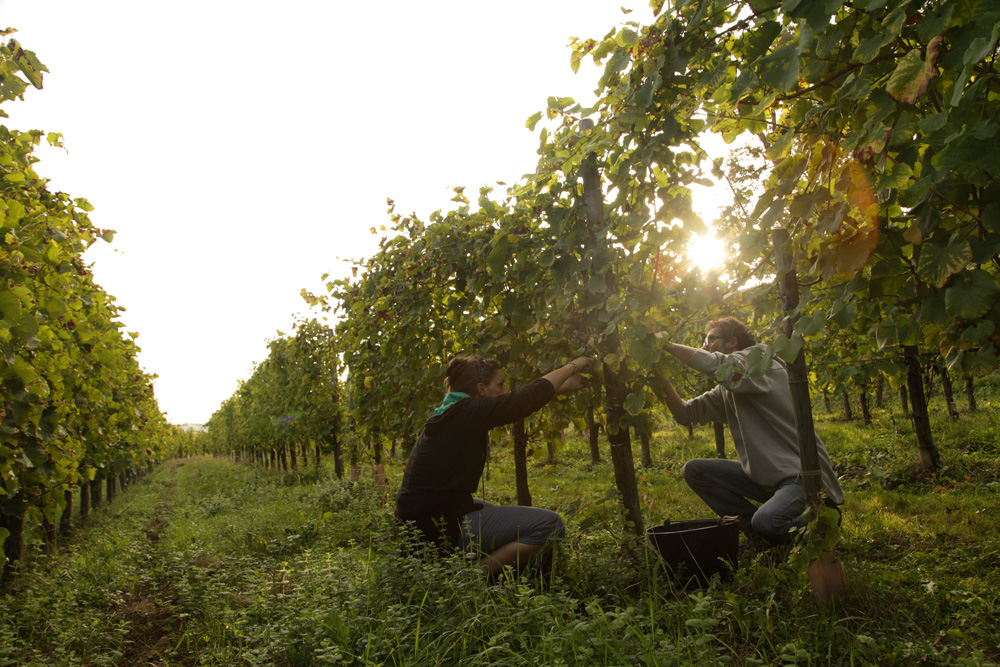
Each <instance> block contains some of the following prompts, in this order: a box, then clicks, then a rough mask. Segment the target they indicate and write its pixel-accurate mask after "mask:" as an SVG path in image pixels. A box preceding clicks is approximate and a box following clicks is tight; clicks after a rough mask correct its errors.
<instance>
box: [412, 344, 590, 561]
mask: <svg viewBox="0 0 1000 667" xmlns="http://www.w3.org/2000/svg"><path fill="white" fill-rule="evenodd" d="M589 364H590V359H589V358H587V357H579V358H577V359H574V360H573V361H571V362H569V363H568V364H566V365H565V366H562V367H561V368H557V369H556V370H554V371H552V372H551V373H549V374H547V375H545V376H543V377H540V378H538V379H536V380H534V381H532V382H531V383H530V384H528V385H527V386H525V387H524V388H523V389H519V390H518V391H515V392H513V393H508V392H507V389H506V388H505V386H504V375H503V371H502V370H501V368H500V364H498V363H497V362H496V361H494V360H492V359H483V358H482V357H478V356H469V357H456V358H454V359H452V360H451V361H450V362H449V364H448V370H447V380H446V383H445V384H446V387H447V389H448V392H449V393H448V395H447V396H445V398H444V402H443V403H442V404H441V406H440V407H438V408H437V409H435V411H434V415H433V416H432V417H431V418H430V419H428V420H427V423H426V424H425V425H424V430H423V431H422V432H421V433H420V437H419V438H417V444H416V445H414V447H413V451H412V452H410V458H409V459H408V460H407V463H406V471H405V472H404V473H403V482H402V485H401V487H400V490H399V494H398V495H397V496H396V517H397V518H398V519H399V520H401V521H405V522H410V523H412V524H414V525H415V526H416V527H417V528H418V529H419V530H420V531H421V532H422V533H423V535H424V537H426V538H427V539H429V540H432V541H436V542H439V543H440V542H442V541H445V542H446V543H449V544H451V545H452V546H461V547H463V548H466V547H469V546H470V545H473V544H476V545H478V546H479V548H480V549H481V550H482V551H483V552H484V553H486V555H485V556H483V558H482V559H481V560H480V561H479V564H480V565H481V566H482V567H483V569H484V570H486V571H487V572H489V573H490V574H496V573H498V572H499V571H500V570H501V569H503V567H504V566H505V565H516V564H519V563H525V562H527V561H528V560H530V559H531V558H534V557H536V556H539V555H541V554H543V553H545V552H546V551H547V550H548V549H550V548H551V541H550V540H551V539H552V538H560V537H562V536H563V534H564V532H565V528H564V526H563V522H562V518H561V517H560V516H559V515H558V514H556V513H555V512H552V511H550V510H545V509H539V508H536V507H497V506H493V505H490V506H485V505H484V504H483V503H482V502H479V503H476V502H475V501H473V499H472V494H473V493H474V492H475V491H476V487H478V485H479V478H480V477H481V476H482V474H483V466H484V465H485V464H486V457H487V455H488V453H487V447H488V445H489V430H490V429H491V428H494V427H496V426H503V425H504V424H511V423H514V422H516V421H519V420H521V419H524V418H525V417H527V416H528V415H530V414H531V413H533V412H535V411H537V410H539V409H541V408H542V407H543V406H544V405H545V404H546V403H548V402H549V401H550V400H552V397H553V396H555V395H556V394H557V393H566V392H570V391H575V390H577V389H579V388H580V387H582V386H583V384H584V383H583V379H582V378H581V377H580V376H578V375H577V373H578V372H579V371H582V370H583V369H585V368H586V367H587V366H588V365H589Z"/></svg>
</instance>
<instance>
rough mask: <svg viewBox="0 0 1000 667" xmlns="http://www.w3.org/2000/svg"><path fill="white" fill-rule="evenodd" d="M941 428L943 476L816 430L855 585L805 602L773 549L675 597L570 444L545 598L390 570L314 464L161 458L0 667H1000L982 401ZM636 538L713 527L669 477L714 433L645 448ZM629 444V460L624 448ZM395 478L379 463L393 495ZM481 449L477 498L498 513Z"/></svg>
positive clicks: (9, 603)
mask: <svg viewBox="0 0 1000 667" xmlns="http://www.w3.org/2000/svg"><path fill="white" fill-rule="evenodd" d="M995 389H996V388H995V387H993V388H992V391H991V389H990V387H987V388H986V390H985V391H984V392H981V393H982V394H983V395H984V397H983V398H982V399H981V400H980V410H979V411H978V412H977V413H975V414H969V413H963V414H962V415H961V418H960V420H959V421H958V422H957V423H951V422H950V421H948V420H947V418H946V416H945V414H944V411H943V409H939V408H938V407H937V406H936V405H935V412H934V427H935V433H936V436H937V439H938V445H939V447H940V448H941V453H942V459H943V461H944V462H945V467H944V468H943V469H942V470H940V471H938V472H937V473H935V474H933V475H931V474H920V473H919V472H918V471H916V469H915V467H914V464H915V461H916V460H917V454H916V444H915V441H914V438H913V435H912V429H911V428H910V427H909V424H908V423H907V422H906V421H905V420H903V419H902V418H901V417H900V416H899V415H898V414H896V415H893V414H892V413H890V412H877V413H876V421H875V423H874V424H872V425H869V426H864V425H862V424H861V423H860V422H851V423H847V422H843V421H840V420H838V419H837V418H836V415H823V414H822V413H820V415H819V423H818V430H819V432H820V434H821V435H822V436H823V437H824V439H825V440H826V442H827V444H828V447H829V449H830V451H831V454H832V456H833V458H834V460H835V461H836V463H837V468H838V472H839V473H840V474H841V475H842V480H843V481H842V483H843V486H844V488H845V491H846V493H847V498H848V499H847V504H846V508H845V513H844V525H843V531H842V536H841V541H840V544H839V547H838V550H839V552H840V554H841V556H842V558H843V562H844V565H845V569H846V572H847V576H848V579H849V590H848V591H847V593H846V594H845V595H844V596H842V597H841V598H840V599H839V600H837V601H836V602H835V603H832V604H829V605H826V606H823V605H820V604H819V603H818V602H816V600H815V599H814V597H813V596H812V594H811V592H810V589H809V586H808V584H807V582H806V581H805V579H804V575H802V574H800V573H798V572H796V571H794V570H793V569H791V568H790V567H788V565H787V563H786V560H787V556H788V552H787V550H780V549H779V550H768V551H760V550H755V549H744V550H743V551H742V552H741V556H740V567H739V570H738V572H737V573H736V576H735V578H734V580H733V582H732V583H729V584H722V583H716V584H714V585H712V586H711V587H709V588H707V589H703V590H699V591H683V590H679V589H677V588H676V586H674V585H673V583H672V582H671V581H670V580H669V579H668V578H667V577H666V576H665V575H664V574H663V572H662V570H661V568H660V567H659V565H658V563H657V561H656V559H655V556H654V555H653V554H652V552H651V551H650V550H648V549H647V548H645V547H644V546H643V545H642V544H641V543H635V542H633V541H632V540H630V539H629V538H627V537H625V534H626V533H625V531H624V529H623V526H622V519H621V515H620V511H619V503H618V500H617V499H616V498H615V497H614V493H613V486H614V482H613V479H614V477H613V473H612V470H611V467H610V463H608V462H607V461H605V462H602V463H600V464H596V465H592V464H590V462H589V455H588V454H587V453H586V447H585V444H584V443H583V442H582V441H581V440H579V439H570V440H569V443H568V445H567V446H566V448H565V449H564V450H563V451H560V452H558V456H557V462H556V463H554V464H549V465H546V464H544V463H542V462H538V463H537V464H536V465H535V466H534V467H533V468H532V470H531V490H532V494H533V496H534V504H535V505H537V506H543V507H550V508H553V509H558V510H559V511H561V512H562V513H563V514H564V516H566V519H567V526H568V537H567V539H566V540H565V542H564V543H563V544H561V545H560V549H559V551H558V556H557V562H556V576H555V579H554V582H553V584H552V586H551V588H547V589H546V588H544V587H542V586H539V585H537V582H525V581H522V582H504V583H501V584H499V585H493V586H490V585H488V584H487V583H486V582H484V581H482V579H481V578H480V577H479V576H478V574H477V573H476V571H475V570H474V568H472V567H471V566H470V565H469V564H468V563H466V562H463V561H462V560H461V559H460V558H457V557H456V558H453V559H444V560H438V561H421V560H414V559H410V558H406V557H403V556H402V555H401V554H400V548H399V547H400V541H399V537H398V535H397V533H396V530H395V527H394V526H393V522H392V520H391V502H389V501H388V498H387V497H386V494H385V492H384V491H382V490H380V489H378V488H376V487H374V486H372V485H371V484H370V483H369V482H367V481H362V482H361V483H358V484H355V485H350V484H345V483H342V482H340V481H339V480H336V479H335V478H334V477H333V476H332V474H331V473H330V472H329V471H328V470H326V469H322V470H318V471H317V470H313V469H309V470H303V471H301V472H300V473H299V474H289V475H284V474H280V473H274V472H269V471H261V470H253V469H248V468H245V467H242V466H236V465H233V464H231V463H229V462H228V461H225V460H220V459H213V458H209V457H203V458H194V459H187V460H184V461H174V462H171V463H168V464H166V465H164V466H162V467H161V468H159V469H158V470H157V471H156V472H155V473H154V474H153V475H151V476H149V477H148V478H146V479H145V480H144V481H143V482H141V483H139V484H136V485H133V486H132V487H131V488H130V489H129V490H128V491H127V492H126V493H125V494H123V495H122V496H121V497H120V498H119V499H118V500H116V501H115V503H113V504H112V505H110V506H106V507H103V508H101V509H100V510H99V511H98V512H97V513H96V514H95V516H94V518H93V519H92V521H91V522H90V523H89V525H88V526H87V527H86V528H85V529H83V530H81V531H79V532H78V533H77V535H76V537H75V538H74V540H73V541H72V542H71V543H70V546H69V547H68V548H64V550H63V553H61V554H59V555H57V556H53V557H42V556H40V555H38V556H35V557H34V558H33V559H32V560H31V561H29V563H28V566H27V567H26V568H25V571H24V572H23V573H22V574H21V576H20V577H18V578H17V580H16V581H15V584H14V586H13V587H12V588H11V589H10V590H9V591H7V592H6V594H5V595H3V596H2V597H0V665H120V666H133V665H326V664H352V665H380V664H384V665H424V664H426V665H570V664H587V665H636V664H645V665H673V664H678V665H688V664H692V665H700V664H719V663H729V664H735V665H773V664H804V665H865V664H872V665H874V664H877V665H982V664H995V662H996V661H997V660H1000V595H998V593H997V591H998V590H1000V567H998V566H1000V528H998V526H997V521H996V514H997V512H998V509H1000V503H998V502H997V501H998V498H1000V482H998V481H997V480H998V479H1000V475H998V474H997V473H998V468H1000V456H998V454H1000V420H998V418H997V415H998V414H1000V412H998V410H1000V402H998V401H997V399H996V396H997V393H998V392H996V391H995ZM653 444H654V462H655V464H656V467H653V468H647V469H642V470H640V471H639V478H640V481H639V483H640V490H641V495H642V503H643V511H644V518H645V521H646V524H647V525H654V524H657V523H661V522H662V521H663V520H665V519H668V518H669V519H674V520H677V519H689V518H704V517H707V511H706V508H704V507H703V506H702V505H701V504H700V503H699V501H697V499H696V498H695V497H694V496H693V494H692V493H691V492H690V491H688V490H687V489H686V487H685V485H684V483H683V481H682V480H681V479H680V478H679V475H678V471H679V468H680V465H681V464H682V463H683V461H685V460H686V459H687V458H690V457H692V456H712V455H714V440H713V439H712V433H711V430H710V429H704V430H701V431H696V434H695V437H694V438H689V437H688V435H687V432H686V431H684V430H681V429H677V428H674V427H670V428H666V427H665V428H664V429H663V430H662V431H660V432H659V433H657V435H656V437H655V438H654V443H653ZM636 449H638V447H637V446H636ZM400 474H401V466H400V464H399V462H393V464H391V465H390V467H389V479H390V488H393V487H394V485H395V484H398V479H399V476H400ZM512 479H513V462H512V461H511V460H510V458H509V456H508V454H507V453H506V451H505V450H504V448H502V447H500V446H497V447H495V452H494V457H493V462H492V464H491V467H490V479H489V480H488V481H487V483H486V493H487V496H488V498H489V499H490V500H493V501H494V502H498V503H511V502H513V499H514V491H513V484H512Z"/></svg>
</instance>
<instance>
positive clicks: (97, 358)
mask: <svg viewBox="0 0 1000 667" xmlns="http://www.w3.org/2000/svg"><path fill="white" fill-rule="evenodd" d="M10 32H13V31H9V30H8V31H7V32H6V33H5V34H9V33H10ZM47 71H48V70H47V69H46V68H45V66H44V65H42V64H41V63H40V62H39V61H38V59H37V58H36V57H35V55H34V53H32V52H31V51H27V50H25V49H23V48H22V47H21V46H20V44H18V43H17V41H16V40H13V39H11V40H10V41H9V42H8V43H7V44H6V45H4V46H0V101H10V100H14V99H16V98H20V97H21V96H22V94H23V93H24V92H25V90H26V89H27V86H28V85H29V84H30V85H31V86H34V87H35V88H41V87H42V73H43V72H47ZM19 73H20V75H23V76H24V78H25V79H27V81H24V80H22V79H21V78H20V76H18V74H19ZM2 115H3V116H6V114H2ZM43 137H45V138H46V139H47V141H48V142H49V143H50V144H53V145H59V142H60V138H59V136H58V135H55V134H49V135H47V137H46V135H45V134H44V133H43V132H41V131H39V130H31V131H29V132H21V131H18V130H13V129H9V128H8V127H6V126H4V125H0V174H2V176H3V178H2V179H0V313H2V316H3V317H2V321H0V420H2V423H0V514H2V515H4V516H5V517H12V518H17V519H18V520H20V519H21V518H25V517H26V518H27V520H28V525H29V526H30V525H31V524H33V523H34V522H40V521H41V520H42V519H43V517H44V519H46V520H48V521H50V522H54V520H55V516H56V514H57V513H58V510H59V508H60V507H62V506H63V504H64V500H63V498H64V492H65V491H66V490H69V489H71V488H73V487H74V486H75V485H77V484H79V483H80V482H82V481H84V480H85V479H92V478H93V471H100V475H101V477H104V476H112V475H118V474H120V473H121V472H123V471H124V470H126V469H134V468H141V467H145V466H146V465H148V464H151V463H153V462H155V461H158V460H160V459H161V457H163V455H164V454H165V453H166V452H165V447H164V443H163V440H162V439H163V437H164V436H165V435H166V431H167V425H166V421H165V419H164V417H163V415H162V414H161V413H160V411H159V408H158V407H157V404H156V401H155V398H154V397H153V390H152V385H151V380H152V378H151V377H150V376H149V375H148V374H146V373H145V372H144V371H143V370H142V369H141V368H140V367H139V364H138V361H137V359H136V355H137V353H138V347H137V346H136V344H135V338H136V337H137V335H138V334H134V333H126V332H124V331H123V330H122V328H123V325H122V324H121V322H119V321H118V320H117V317H118V314H119V307H118V306H117V305H115V299H114V297H113V296H111V295H109V294H107V293H106V292H105V291H104V290H103V289H102V288H101V287H100V286H99V285H97V284H96V283H95V282H94V280H93V275H92V273H91V271H90V269H89V268H88V267H87V265H86V264H85V262H84V260H83V252H84V251H85V250H86V249H87V248H89V247H90V246H91V245H92V244H94V243H96V242H97V241H98V240H99V239H104V240H110V239H111V237H112V236H113V232H111V231H110V230H105V229H99V228H97V227H95V226H94V225H93V224H92V222H91V220H90V218H89V216H88V214H89V213H90V212H91V211H93V207H92V206H91V205H90V204H89V203H88V202H87V200H85V199H82V198H81V199H71V198H70V197H69V196H68V195H66V194H65V193H61V192H58V193H53V192H50V191H49V188H48V182H47V181H46V179H44V178H42V177H40V176H39V175H38V174H37V173H36V172H35V169H34V164H35V163H36V162H37V158H36V157H35V156H34V155H33V152H34V149H35V147H36V146H38V145H39V144H40V143H41V141H42V139H43ZM5 521H6V519H5ZM5 537H8V535H5ZM3 549H4V544H3V541H0V563H6V561H7V558H6V556H5V554H4V551H3Z"/></svg>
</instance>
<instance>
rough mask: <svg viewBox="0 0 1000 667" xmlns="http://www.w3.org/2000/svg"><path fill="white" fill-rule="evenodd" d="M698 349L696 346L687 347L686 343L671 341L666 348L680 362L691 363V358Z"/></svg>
mask: <svg viewBox="0 0 1000 667" xmlns="http://www.w3.org/2000/svg"><path fill="white" fill-rule="evenodd" d="M697 351H698V348H696V347H688V346H687V345H681V344H680V343H671V344H670V347H668V348H667V352H669V353H670V354H672V355H674V356H675V357H677V358H678V359H680V360H681V361H682V362H684V363H685V364H687V365H688V366H690V365H691V360H692V359H693V358H694V353H695V352H697Z"/></svg>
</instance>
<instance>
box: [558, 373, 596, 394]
mask: <svg viewBox="0 0 1000 667" xmlns="http://www.w3.org/2000/svg"><path fill="white" fill-rule="evenodd" d="M587 384H589V383H588V382H587V378H585V377H583V376H582V375H574V376H572V377H570V378H568V379H567V380H566V381H565V382H563V383H562V386H561V387H559V390H558V391H557V392H556V393H558V394H568V393H570V392H574V391H578V390H580V389H583V388H584V387H586V386H587Z"/></svg>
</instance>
